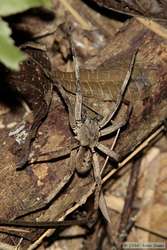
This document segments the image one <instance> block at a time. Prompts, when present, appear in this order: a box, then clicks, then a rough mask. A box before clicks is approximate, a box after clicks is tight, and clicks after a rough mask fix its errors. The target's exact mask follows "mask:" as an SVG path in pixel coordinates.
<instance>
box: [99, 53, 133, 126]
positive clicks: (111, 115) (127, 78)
mask: <svg viewBox="0 0 167 250" xmlns="http://www.w3.org/2000/svg"><path fill="white" fill-rule="evenodd" d="M136 53H137V51H136ZM136 53H134V54H133V56H132V60H131V63H130V66H129V70H128V72H127V73H126V76H125V80H124V82H123V84H122V87H121V91H120V93H119V95H118V97H117V101H116V103H115V107H114V111H112V112H111V113H109V114H108V115H107V116H105V117H104V118H103V119H102V120H101V121H100V123H99V126H100V128H103V127H104V126H105V125H106V124H107V123H108V122H109V121H110V120H111V119H112V118H113V116H114V115H115V113H116V112H117V110H118V109H119V107H120V105H121V102H122V99H123V96H124V94H125V91H126V88H127V85H128V83H129V80H130V77H131V74H132V70H133V65H134V62H135V58H136Z"/></svg>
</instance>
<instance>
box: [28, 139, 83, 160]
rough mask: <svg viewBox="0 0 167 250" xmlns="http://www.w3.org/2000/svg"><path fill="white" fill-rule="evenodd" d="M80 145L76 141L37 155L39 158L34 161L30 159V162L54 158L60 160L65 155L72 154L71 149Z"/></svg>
mask: <svg viewBox="0 0 167 250" xmlns="http://www.w3.org/2000/svg"><path fill="white" fill-rule="evenodd" d="M78 147H79V143H77V142H76V143H73V144H70V145H67V146H65V147H63V148H60V149H58V150H55V151H51V152H46V153H41V154H39V155H38V156H37V159H34V160H33V161H29V164H36V163H39V162H48V161H53V160H58V159H61V158H64V157H68V156H69V155H70V154H71V151H72V150H74V149H76V148H78Z"/></svg>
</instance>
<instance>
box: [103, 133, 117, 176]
mask: <svg viewBox="0 0 167 250" xmlns="http://www.w3.org/2000/svg"><path fill="white" fill-rule="evenodd" d="M120 130H121V128H119V129H118V130H117V133H116V136H115V137H114V141H113V143H112V146H111V148H110V150H114V147H115V145H116V143H117V140H118V136H119V133H120ZM108 160H109V156H107V157H106V159H105V162H104V164H103V167H102V168H101V171H100V174H101V175H102V174H103V172H104V169H105V167H106V165H107V162H108Z"/></svg>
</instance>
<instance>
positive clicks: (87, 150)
mask: <svg viewBox="0 0 167 250" xmlns="http://www.w3.org/2000/svg"><path fill="white" fill-rule="evenodd" d="M135 56H136V53H134V55H133V57H132V60H131V63H130V67H129V70H128V72H127V74H126V76H125V80H124V82H123V84H122V87H121V90H120V93H119V95H118V97H117V100H116V103H115V107H114V111H113V112H111V113H109V114H108V115H107V116H105V117H104V118H103V119H101V120H100V121H99V120H97V119H92V118H91V117H89V116H87V115H85V116H84V114H83V109H82V105H83V102H82V93H81V90H80V80H79V70H78V68H77V67H76V69H75V73H76V97H75V105H74V106H75V107H74V108H73V106H72V104H71V101H70V99H69V97H68V95H67V93H66V91H65V89H64V88H63V86H62V84H61V83H60V82H58V81H56V86H57V88H58V90H59V91H60V94H61V95H62V97H63V99H64V101H65V103H66V105H67V107H68V110H69V122H70V126H71V128H72V130H73V132H74V134H75V138H76V139H77V141H78V142H79V149H78V151H77V155H76V157H75V159H76V160H75V164H76V169H77V172H78V173H81V174H83V173H85V172H87V171H88V170H89V169H90V167H91V165H93V170H94V178H95V182H96V185H97V188H96V191H95V208H96V209H97V208H98V207H99V208H100V210H101V212H102V214H103V215H104V217H105V218H106V220H107V221H109V222H110V218H109V215H108V212H107V207H106V204H105V200H104V196H103V193H102V190H101V185H102V184H101V173H100V166H99V161H98V157H97V153H96V150H97V149H98V150H100V151H101V152H103V153H104V154H106V155H107V156H109V157H110V158H111V159H113V160H115V161H118V160H119V156H118V155H117V154H116V153H115V152H114V151H113V150H111V149H109V148H108V147H106V146H105V145H103V144H102V143H100V142H99V139H100V138H101V137H102V136H105V135H109V134H112V133H113V132H115V131H117V130H118V129H119V128H121V127H123V126H124V125H125V124H126V123H127V121H128V119H129V115H130V111H131V107H130V105H129V108H128V114H127V119H124V120H123V121H121V122H119V123H114V122H113V121H112V125H109V126H107V125H108V123H109V122H111V120H112V118H113V116H114V115H115V113H116V112H117V111H118V109H119V108H120V106H121V103H122V99H123V96H124V93H125V91H126V87H127V85H128V82H129V79H130V77H131V73H132V69H133V65H134V61H135ZM76 65H77V64H76Z"/></svg>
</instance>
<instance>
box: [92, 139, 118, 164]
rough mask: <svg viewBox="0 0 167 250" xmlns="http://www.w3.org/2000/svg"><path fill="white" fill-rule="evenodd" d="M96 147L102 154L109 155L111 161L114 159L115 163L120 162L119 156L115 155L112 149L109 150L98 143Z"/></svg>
mask: <svg viewBox="0 0 167 250" xmlns="http://www.w3.org/2000/svg"><path fill="white" fill-rule="evenodd" d="M96 147H97V148H98V149H99V150H100V151H101V152H103V153H104V154H106V155H108V156H109V157H110V158H111V159H114V160H115V161H119V155H118V154H117V153H115V152H114V151H113V150H111V149H110V148H108V147H107V146H105V145H103V144H102V143H98V144H97V145H96Z"/></svg>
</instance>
